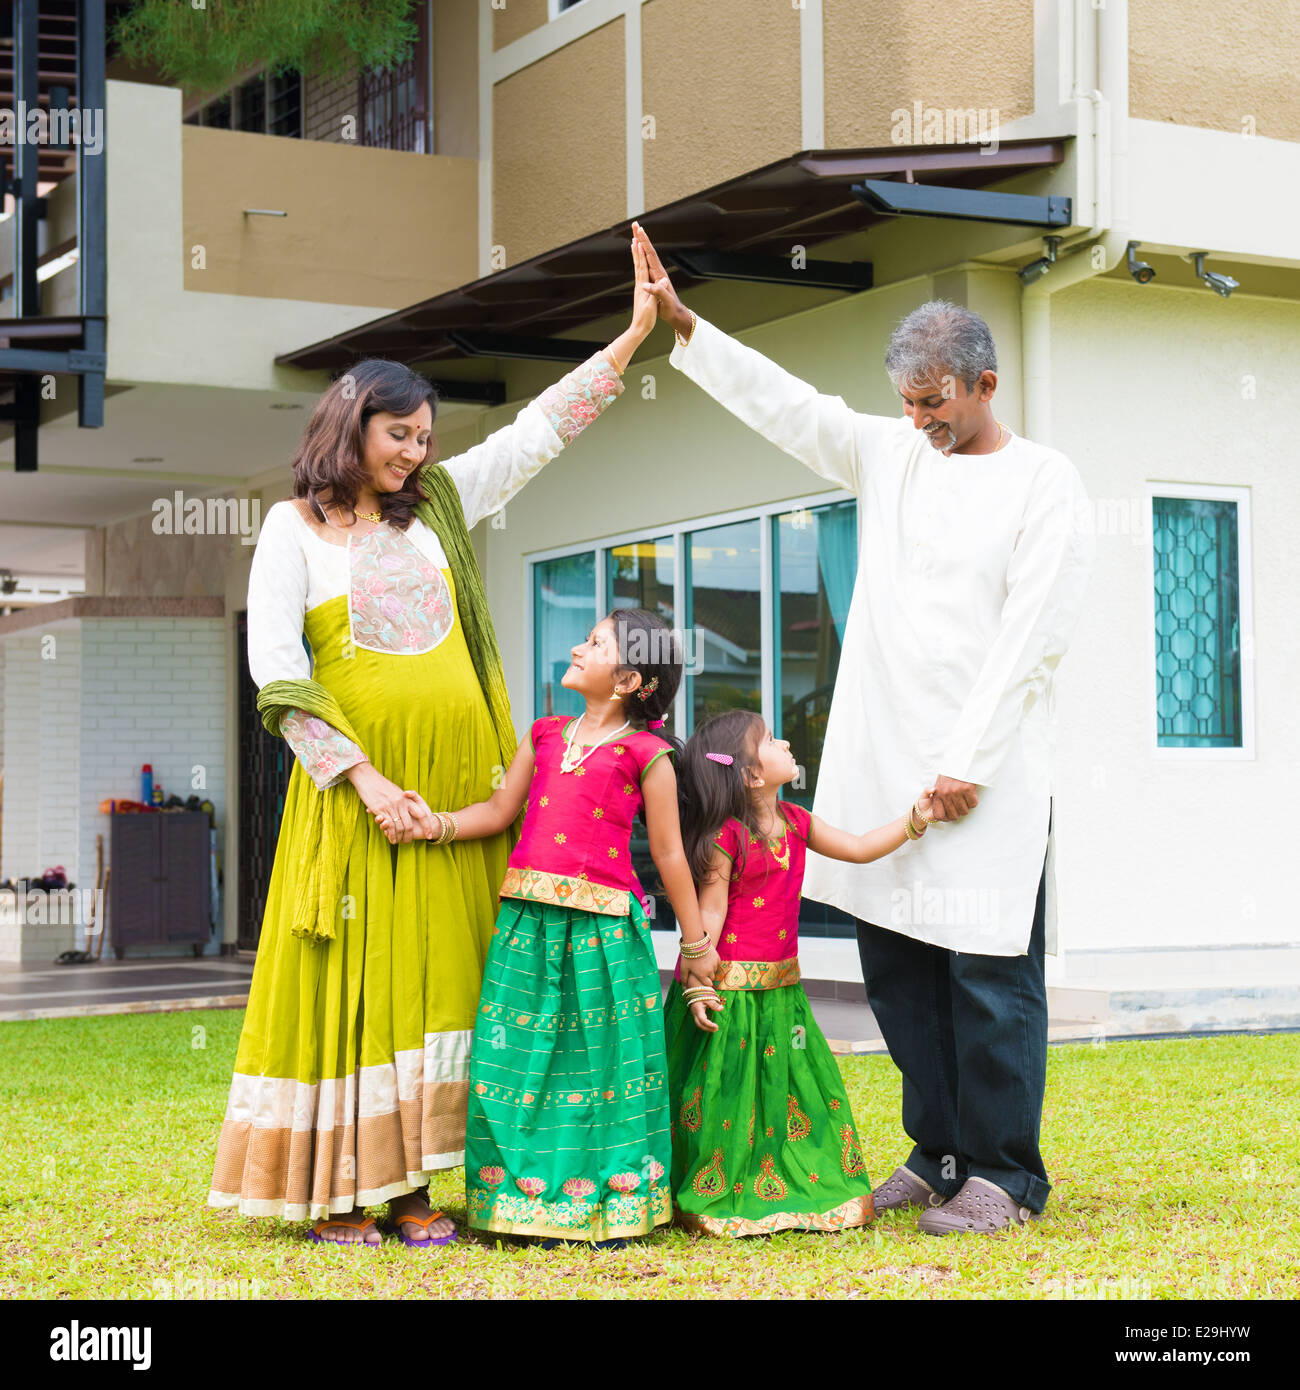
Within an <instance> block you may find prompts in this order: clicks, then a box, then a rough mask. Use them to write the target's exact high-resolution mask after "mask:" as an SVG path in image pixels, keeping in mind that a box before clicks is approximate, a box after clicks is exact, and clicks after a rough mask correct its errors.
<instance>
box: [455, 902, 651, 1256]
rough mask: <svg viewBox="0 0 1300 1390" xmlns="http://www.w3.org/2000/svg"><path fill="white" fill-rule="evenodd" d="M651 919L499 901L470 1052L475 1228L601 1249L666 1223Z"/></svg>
mask: <svg viewBox="0 0 1300 1390" xmlns="http://www.w3.org/2000/svg"><path fill="white" fill-rule="evenodd" d="M659 991H660V987H659V972H658V968H657V966H656V964H655V955H654V948H653V947H652V945H651V943H650V924H649V922H648V921H647V919H646V915H645V912H644V910H643V909H642V907H641V904H640V902H639V901H638V900H637V898H636V897H635V896H632V897H631V899H630V902H629V915H628V916H626V917H619V916H614V915H612V914H609V913H596V912H586V911H582V910H580V909H577V908H568V907H556V906H552V905H550V904H545V903H537V902H532V901H529V900H526V899H522V898H503V899H502V900H501V909H500V912H499V913H498V915H497V922H496V927H495V930H494V935H493V938H492V945H491V948H490V950H489V952H488V960H487V969H486V971H485V973H484V977H483V992H482V996H481V998H480V1001H479V1010H478V1018H477V1021H476V1023H475V1028H474V1048H473V1052H472V1054H471V1057H470V1078H469V1079H470V1085H469V1115H468V1121H467V1128H466V1140H465V1189H466V1200H467V1205H468V1208H469V1224H470V1226H472V1227H474V1228H475V1229H478V1230H484V1231H500V1232H503V1233H509V1234H513V1235H530V1236H551V1237H558V1238H560V1239H563V1240H584V1241H599V1240H612V1239H616V1238H620V1237H628V1236H641V1235H647V1234H648V1233H649V1232H651V1231H653V1230H654V1229H655V1227H656V1226H662V1225H667V1223H668V1222H669V1221H670V1220H671V1218H672V1202H671V1198H670V1194H669V1190H668V1163H669V1159H670V1156H671V1141H670V1139H669V1135H668V1085H667V1067H666V1061H665V1057H664V1025H663V1005H662V1003H661V1000H660V992H659Z"/></svg>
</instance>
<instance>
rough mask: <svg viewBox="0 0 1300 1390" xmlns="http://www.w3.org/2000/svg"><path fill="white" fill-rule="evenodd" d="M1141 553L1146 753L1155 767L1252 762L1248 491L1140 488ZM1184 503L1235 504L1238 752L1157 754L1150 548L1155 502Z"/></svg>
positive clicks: (1252, 628)
mask: <svg viewBox="0 0 1300 1390" xmlns="http://www.w3.org/2000/svg"><path fill="white" fill-rule="evenodd" d="M1146 490H1147V491H1146V547H1147V571H1146V574H1147V598H1146V627H1147V643H1146V645H1147V680H1146V688H1147V709H1148V715H1147V730H1148V740H1149V747H1150V750H1151V752H1152V753H1153V754H1154V755H1155V757H1157V758H1158V759H1160V760H1161V761H1175V762H1205V761H1210V762H1217V761H1222V760H1225V759H1226V760H1229V761H1235V762H1253V761H1254V759H1255V607H1254V598H1253V594H1252V585H1251V572H1252V552H1251V543H1250V489H1249V488H1248V487H1214V486H1210V485H1209V484H1200V483H1162V482H1156V481H1153V480H1152V479H1149V478H1148V479H1147V483H1146ZM1157 497H1185V498H1188V499H1190V500H1192V501H1204V502H1235V503H1236V504H1237V606H1238V621H1239V623H1240V625H1241V747H1240V748H1162V747H1161V746H1160V720H1159V717H1158V715H1157V713H1156V694H1157V689H1158V686H1157V682H1156V545H1155V499H1156V498H1157Z"/></svg>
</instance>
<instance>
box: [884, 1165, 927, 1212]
mask: <svg viewBox="0 0 1300 1390" xmlns="http://www.w3.org/2000/svg"><path fill="white" fill-rule="evenodd" d="M871 1198H872V1201H873V1202H874V1204H875V1209H876V1211H878V1212H881V1211H898V1210H900V1209H901V1208H903V1207H921V1208H922V1209H928V1208H930V1207H937V1206H939V1204H940V1203H941V1202H942V1201H943V1198H942V1197H941V1196H940V1195H939V1193H937V1192H936V1191H935V1190H934V1188H932V1187H931V1186H930V1184H929V1183H928V1182H925V1181H924V1180H923V1179H921V1178H918V1177H917V1176H916V1174H915V1173H914V1172H912V1170H911V1169H910V1168H905V1167H903V1166H902V1165H901V1164H900V1165H899V1166H898V1167H897V1168H895V1169H894V1171H893V1172H892V1173H890V1175H889V1176H888V1177H887V1178H886V1179H885V1180H884V1182H882V1183H881V1184H880V1186H879V1187H877V1188H875V1189H874V1190H873V1191H872V1194H871Z"/></svg>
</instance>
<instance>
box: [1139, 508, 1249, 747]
mask: <svg viewBox="0 0 1300 1390" xmlns="http://www.w3.org/2000/svg"><path fill="white" fill-rule="evenodd" d="M1151 510H1152V544H1153V547H1154V560H1155V563H1154V580H1155V662H1156V741H1157V745H1158V746H1159V747H1161V748H1241V747H1242V744H1243V701H1242V621H1241V596H1240V582H1241V568H1240V558H1239V535H1238V515H1237V503H1236V502H1235V501H1226V500H1214V499H1210V498H1203V497H1154V498H1153V499H1152V509H1151Z"/></svg>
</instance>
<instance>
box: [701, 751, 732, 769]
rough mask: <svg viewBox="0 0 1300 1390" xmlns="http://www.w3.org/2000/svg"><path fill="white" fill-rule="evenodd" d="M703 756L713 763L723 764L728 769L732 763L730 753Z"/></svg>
mask: <svg viewBox="0 0 1300 1390" xmlns="http://www.w3.org/2000/svg"><path fill="white" fill-rule="evenodd" d="M704 756H705V757H706V758H710V759H712V761H713V762H715V763H724V764H725V765H726V766H727V767H730V766H731V764H732V762H733V761H734V759H733V758H732V756H731V754H730V753H706V754H705V755H704Z"/></svg>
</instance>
